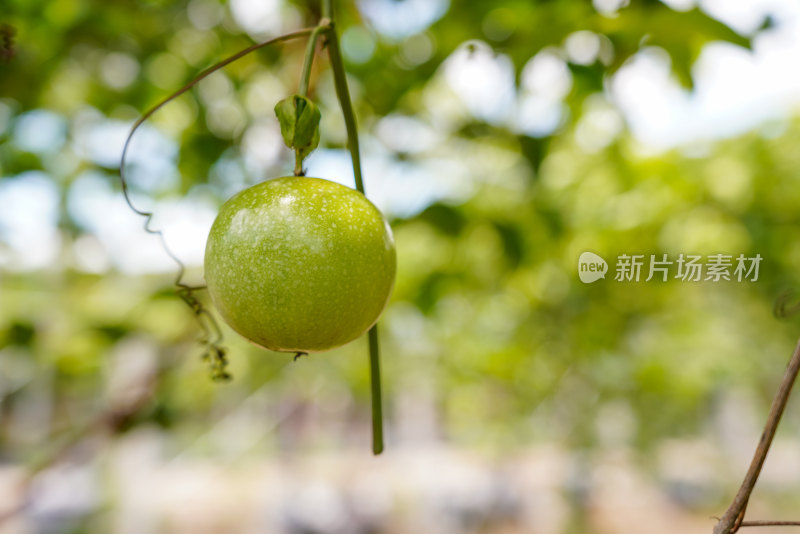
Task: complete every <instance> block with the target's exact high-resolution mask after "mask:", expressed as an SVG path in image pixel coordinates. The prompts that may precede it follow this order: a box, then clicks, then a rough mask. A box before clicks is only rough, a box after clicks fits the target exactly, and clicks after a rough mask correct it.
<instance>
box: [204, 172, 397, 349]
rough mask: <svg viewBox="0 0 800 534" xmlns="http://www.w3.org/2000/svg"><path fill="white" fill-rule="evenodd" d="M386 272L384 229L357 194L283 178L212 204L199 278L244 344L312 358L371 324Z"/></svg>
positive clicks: (384, 293)
mask: <svg viewBox="0 0 800 534" xmlns="http://www.w3.org/2000/svg"><path fill="white" fill-rule="evenodd" d="M396 264H397V260H396V253H395V246H394V239H393V237H392V232H391V229H390V228H389V225H388V223H387V222H386V220H385V219H384V217H383V215H382V214H381V212H380V211H378V209H377V208H376V207H375V206H374V205H373V204H372V203H371V202H370V201H369V200H367V198H366V197H364V195H362V194H361V193H359V192H358V191H356V190H354V189H350V188H349V187H345V186H343V185H340V184H337V183H334V182H331V181H328V180H322V179H320V178H307V177H296V176H289V177H285V178H277V179H274V180H268V181H266V182H262V183H260V184H257V185H255V186H253V187H250V188H248V189H245V190H244V191H241V192H240V193H238V194H236V195H235V196H233V197H232V198H231V199H230V200H228V201H227V202H226V203H225V204H224V205H223V206H222V208H221V209H220V212H219V214H218V215H217V218H216V220H215V221H214V224H213V226H212V227H211V232H210V234H209V237H208V243H207V244H206V253H205V278H206V283H207V284H208V291H209V293H210V295H211V299H212V300H213V302H214V305H215V306H216V307H217V309H218V310H219V312H220V314H221V315H222V317H223V318H224V319H225V321H226V322H227V323H228V324H229V325H230V326H231V327H232V328H233V329H234V330H236V331H237V332H239V333H240V334H241V335H243V336H244V337H246V338H247V339H249V340H250V341H252V342H254V343H256V344H258V345H261V346H262V347H265V348H267V349H270V350H277V351H286V352H318V351H324V350H328V349H332V348H334V347H338V346H340V345H344V344H345V343H348V342H350V341H352V340H354V339H356V338H357V337H359V336H361V335H362V334H363V333H364V332H366V331H367V330H368V329H369V328H370V327H371V326H372V325H373V324H374V323H375V322H376V321H377V320H378V316H379V315H380V314H381V312H382V311H383V308H384V307H385V306H386V302H387V301H388V300H389V296H390V295H391V292H392V287H393V286H394V278H395V271H396Z"/></svg>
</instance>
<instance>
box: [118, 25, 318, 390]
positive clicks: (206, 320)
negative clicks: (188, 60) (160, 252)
mask: <svg viewBox="0 0 800 534" xmlns="http://www.w3.org/2000/svg"><path fill="white" fill-rule="evenodd" d="M312 31H314V28H306V29H302V30H297V31H294V32H290V33H285V34H283V35H280V36H278V37H274V38H272V39H269V40H267V41H263V42H261V43H257V44H254V45H252V46H249V47H247V48H245V49H244V50H241V51H239V52H237V53H236V54H233V55H232V56H229V57H227V58H225V59H223V60H222V61H220V62H219V63H216V64H214V65H212V66H210V67H208V68H207V69H205V70H204V71H202V72H201V73H200V74H198V75H197V76H196V77H195V78H194V79H192V81H190V82H189V83H187V84H186V85H184V86H183V87H181V88H180V89H178V90H177V91H175V92H174V93H172V94H171V95H169V96H168V97H166V98H164V99H163V100H161V101H160V102H158V103H157V104H156V105H155V106H153V107H151V108H150V109H149V110H147V112H145V113H144V115H142V116H141V117H139V119H138V120H137V121H136V122H135V123H134V124H133V126H132V127H131V130H130V132H129V133H128V137H127V138H126V139H125V145H124V146H123V148H122V156H121V158H120V163H119V179H120V183H121V185H122V195H123V196H124V197H125V202H126V203H127V204H128V207H129V208H130V209H131V210H132V211H133V212H134V213H136V214H137V215H140V216H142V217H144V218H145V222H144V230H145V232H147V233H148V234H153V235H157V236H158V237H159V239H160V240H161V246H162V248H163V249H164V251H165V252H166V253H167V255H168V256H169V257H170V259H172V260H173V261H174V262H175V263H176V264H177V266H178V273H177V275H176V277H175V286H176V287H177V294H178V296H179V297H180V298H181V299H182V300H183V301H184V302H185V303H186V305H187V306H189V308H190V309H191V310H192V311H193V312H194V315H195V318H196V319H197V323H198V324H199V325H200V328H201V330H202V331H203V335H202V336H201V338H200V339H199V342H200V344H202V345H204V346H205V351H204V353H203V356H202V357H203V360H204V361H208V362H209V364H210V368H211V377H212V379H214V380H229V379H230V378H231V375H230V373H228V372H227V370H226V369H227V366H228V359H227V356H226V353H227V351H226V350H225V348H224V347H222V346H221V342H222V338H223V336H222V331H221V330H220V328H219V324H218V323H217V320H216V319H215V318H214V316H213V315H211V313H210V312H209V311H208V309H206V308H205V306H203V303H202V302H200V300H199V299H198V298H197V297H196V296H195V292H196V291H199V290H201V289H206V286H203V285H200V286H192V285H188V284H186V283H185V282H184V281H183V276H184V274H185V273H186V266H185V265H184V263H183V262H182V261H181V260H180V258H178V257H177V256H176V255H175V253H174V252H173V251H172V250H171V249H170V248H169V246H168V245H167V241H166V239H165V238H164V233H163V231H162V230H156V229H153V228H151V226H150V223H151V222H152V220H153V212H152V211H144V210H140V209H138V208H137V207H136V206H135V205H134V204H133V201H132V200H131V196H130V192H129V189H128V180H127V178H126V177H125V160H126V158H127V155H128V148H129V147H130V143H131V139H133V134H134V133H136V130H138V129H139V127H140V126H141V125H142V124H143V123H144V122H145V121H146V120H147V119H149V118H150V117H151V116H152V115H153V114H154V113H155V112H156V111H158V110H159V109H161V108H162V107H163V106H164V105H166V104H167V103H169V102H171V101H172V100H174V99H175V98H177V97H179V96H181V95H182V94H183V93H185V92H186V91H188V90H189V89H191V88H192V87H194V86H195V85H197V83H198V82H200V81H201V80H203V79H204V78H206V77H207V76H209V75H210V74H212V73H214V72H216V71H218V70H219V69H221V68H222V67H225V66H226V65H228V64H230V63H233V62H234V61H236V60H237V59H240V58H242V57H244V56H246V55H247V54H249V53H250V52H254V51H255V50H258V49H259V48H263V47H265V46H268V45H271V44H275V43H279V42H283V41H289V40H291V39H296V38H298V37H304V36H306V35H308V34H310V33H311V32H312Z"/></svg>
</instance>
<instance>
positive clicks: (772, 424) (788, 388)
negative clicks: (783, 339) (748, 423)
mask: <svg viewBox="0 0 800 534" xmlns="http://www.w3.org/2000/svg"><path fill="white" fill-rule="evenodd" d="M798 372H800V341H798V344H797V346H796V347H795V349H794V353H793V354H792V358H791V360H789V365H788V366H787V367H786V373H785V374H784V375H783V381H782V382H781V385H780V388H779V389H778V393H777V394H776V395H775V398H774V399H773V401H772V407H771V408H770V410H769V416H768V417H767V423H766V425H765V426H764V432H763V433H762V434H761V439H760V440H759V442H758V447H757V448H756V452H755V454H754V455H753V460H752V462H751V463H750V468H749V469H748V470H747V474H746V475H745V477H744V480H743V481H742V485H741V487H740V488H739V491H738V492H737V493H736V496H735V497H734V498H733V502H732V503H731V505H730V507H728V509H727V510H726V511H725V513H724V514H723V516H722V518H721V519H720V520H719V522H718V523H717V524H716V526H715V527H714V534H733V533H734V532H736V531H737V530H738V529H739V527H742V526H766V525H763V524H761V525H759V524H753V523H759V522H757V521H755V522H754V521H747V522H745V521H744V514H745V511H746V510H747V502H748V501H749V500H750V494H751V493H753V488H754V487H755V485H756V482H757V481H758V475H759V474H760V473H761V468H762V467H764V461H765V460H766V458H767V453H768V452H769V448H770V445H772V439H773V438H774V437H775V431H776V430H777V429H778V424H779V423H780V421H781V416H782V415H783V412H784V410H785V409H786V403H787V402H788V400H789V394H790V393H791V392H792V386H794V382H795V380H796V379H797V374H798Z"/></svg>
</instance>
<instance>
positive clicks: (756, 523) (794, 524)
mask: <svg viewBox="0 0 800 534" xmlns="http://www.w3.org/2000/svg"><path fill="white" fill-rule="evenodd" d="M739 526H740V527H800V521H770V520H763V519H761V520H756V521H742V523H741V524H740V525H739Z"/></svg>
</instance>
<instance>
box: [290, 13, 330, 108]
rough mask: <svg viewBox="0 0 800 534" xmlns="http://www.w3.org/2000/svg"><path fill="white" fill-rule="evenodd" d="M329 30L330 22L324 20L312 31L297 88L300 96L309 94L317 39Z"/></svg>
mask: <svg viewBox="0 0 800 534" xmlns="http://www.w3.org/2000/svg"><path fill="white" fill-rule="evenodd" d="M327 29H328V20H327V19H325V18H323V19H322V20H321V21H319V24H318V25H317V26H316V27H315V28H314V29H313V30H311V35H310V36H309V38H308V43H307V44H306V55H305V59H304V60H303V73H302V74H301V75H300V86H299V87H298V88H297V93H298V94H299V95H300V96H306V95H307V94H308V82H309V80H310V79H311V66H312V65H313V64H314V55H315V52H316V51H317V39H318V38H319V34H320V33H322V32H323V31H325V30H327Z"/></svg>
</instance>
